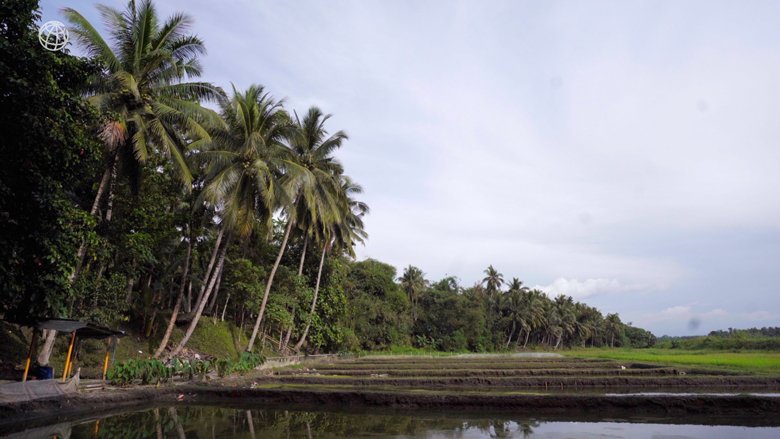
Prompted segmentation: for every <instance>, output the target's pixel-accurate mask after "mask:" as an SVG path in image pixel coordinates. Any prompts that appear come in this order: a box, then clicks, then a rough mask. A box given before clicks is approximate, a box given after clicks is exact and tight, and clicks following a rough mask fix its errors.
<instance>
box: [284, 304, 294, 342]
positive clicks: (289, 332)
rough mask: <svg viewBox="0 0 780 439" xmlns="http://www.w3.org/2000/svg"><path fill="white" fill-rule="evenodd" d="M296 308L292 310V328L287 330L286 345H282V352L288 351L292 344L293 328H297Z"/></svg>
mask: <svg viewBox="0 0 780 439" xmlns="http://www.w3.org/2000/svg"><path fill="white" fill-rule="evenodd" d="M295 311H296V309H295V307H293V309H292V318H291V319H290V320H291V321H290V327H289V328H287V335H285V336H284V344H282V350H284V351H286V350H287V345H289V344H290V337H291V336H292V331H293V326H295Z"/></svg>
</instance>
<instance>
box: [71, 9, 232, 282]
mask: <svg viewBox="0 0 780 439" xmlns="http://www.w3.org/2000/svg"><path fill="white" fill-rule="evenodd" d="M97 8H98V10H99V11H100V14H101V16H102V18H103V20H104V22H105V23H106V26H107V28H108V33H109V35H110V36H111V38H110V40H109V41H106V40H105V39H104V38H103V36H102V35H100V33H99V32H98V31H97V30H96V29H95V27H94V26H92V24H91V23H90V22H89V21H88V20H87V19H86V18H84V16H82V15H81V14H80V13H79V12H77V11H76V10H74V9H72V8H65V9H64V10H63V13H64V15H65V17H66V19H67V20H68V21H69V22H70V24H71V27H70V32H71V33H72V34H73V35H74V36H75V37H76V41H77V42H78V43H79V44H80V45H81V46H82V47H83V48H84V49H85V50H86V51H87V53H88V54H89V55H90V56H91V57H92V58H94V59H96V60H97V61H98V62H100V63H101V64H102V66H103V68H104V74H102V75H100V76H98V77H96V78H94V81H92V85H91V90H89V92H90V93H89V97H88V100H89V102H91V103H92V104H93V105H95V106H96V107H97V108H98V109H99V110H100V111H101V112H102V113H103V114H104V115H106V116H107V122H106V123H105V124H104V126H103V127H102V129H101V131H100V137H101V139H102V140H103V142H104V144H105V147H106V151H105V156H106V162H105V169H104V171H103V177H102V178H101V180H100V184H99V186H98V190H97V194H96V196H95V200H94V201H93V203H92V208H91V209H90V213H91V214H92V215H93V216H94V215H96V214H97V212H98V209H99V207H100V203H101V200H102V198H103V196H104V194H105V192H106V189H107V188H113V182H114V181H115V180H116V176H117V171H118V168H119V169H122V170H123V171H124V172H125V173H126V174H128V175H130V176H135V177H137V176H138V175H140V172H141V167H142V165H143V164H144V163H146V161H147V158H148V157H149V155H150V154H160V155H164V156H165V157H168V158H170V159H171V160H173V162H174V163H175V165H176V166H175V169H176V170H177V171H178V174H179V176H180V177H181V180H182V182H183V183H184V184H185V186H186V187H189V184H190V183H191V181H192V174H191V173H190V170H189V167H188V165H187V162H186V158H185V155H186V152H187V151H188V150H189V148H190V145H189V143H190V142H192V141H193V140H199V139H208V132H207V131H206V129H205V128H204V123H205V122H213V121H215V120H216V119H217V118H216V114H215V113H214V112H213V111H211V110H208V109H206V108H203V107H201V106H200V104H199V103H198V101H200V100H215V99H217V98H218V97H219V96H221V95H223V92H222V91H221V90H220V89H219V88H218V87H216V86H214V85H212V84H211V83H208V82H192V81H189V82H185V81H186V80H189V79H192V78H197V77H199V76H200V75H201V66H200V61H199V57H200V56H201V55H203V54H205V52H206V49H205V46H204V45H203V42H202V41H201V40H200V39H199V38H198V37H196V36H194V35H190V34H189V33H188V32H189V28H190V25H191V24H192V19H191V18H190V17H189V16H187V15H186V14H182V13H177V14H174V15H173V16H171V17H169V18H168V19H166V20H165V21H164V22H161V20H160V18H159V17H158V15H157V11H156V9H155V8H154V5H153V4H152V2H151V0H143V1H141V2H140V4H138V5H137V4H136V2H135V1H134V0H131V1H129V2H128V4H127V7H126V9H125V11H119V10H117V9H114V8H111V7H109V6H105V5H98V6H97ZM131 183H133V184H134V186H135V185H137V182H136V181H135V179H132V181H131ZM108 198H109V206H110V205H111V202H112V198H113V193H112V191H111V190H109V194H108ZM106 216H107V217H108V218H110V207H109V211H108V212H107V214H106ZM85 253H86V243H84V244H82V246H81V247H80V248H79V251H78V256H77V264H76V268H75V270H74V271H73V273H72V274H71V282H72V281H73V280H74V279H75V277H76V276H77V275H78V272H79V270H80V268H81V264H82V261H83V259H84V255H85Z"/></svg>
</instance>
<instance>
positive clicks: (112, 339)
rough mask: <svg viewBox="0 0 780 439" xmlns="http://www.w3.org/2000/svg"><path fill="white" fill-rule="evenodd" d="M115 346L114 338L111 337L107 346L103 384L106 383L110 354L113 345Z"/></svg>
mask: <svg viewBox="0 0 780 439" xmlns="http://www.w3.org/2000/svg"><path fill="white" fill-rule="evenodd" d="M113 344H114V337H111V338H109V339H108V344H107V345H106V356H105V357H104V358H103V382H105V381H106V373H108V354H109V353H110V351H111V345H113Z"/></svg>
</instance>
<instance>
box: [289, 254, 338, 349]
mask: <svg viewBox="0 0 780 439" xmlns="http://www.w3.org/2000/svg"><path fill="white" fill-rule="evenodd" d="M328 247H330V243H328V244H325V246H324V247H322V256H321V257H320V268H319V269H318V270H317V284H316V285H315V286H314V298H313V299H312V301H311V309H310V310H309V316H308V317H307V318H306V327H305V328H304V329H303V335H301V339H300V340H298V343H296V344H295V348H294V349H295V350H296V351H299V350H300V349H301V346H303V343H304V342H306V336H307V335H309V328H311V320H312V318H314V310H315V309H316V308H317V295H318V294H319V292H320V279H321V278H322V266H323V265H324V263H325V254H326V253H327V252H328Z"/></svg>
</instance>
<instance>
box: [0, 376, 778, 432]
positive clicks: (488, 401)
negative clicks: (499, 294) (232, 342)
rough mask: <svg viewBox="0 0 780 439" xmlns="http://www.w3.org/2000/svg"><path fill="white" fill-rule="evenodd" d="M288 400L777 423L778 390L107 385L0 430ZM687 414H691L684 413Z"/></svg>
mask: <svg viewBox="0 0 780 439" xmlns="http://www.w3.org/2000/svg"><path fill="white" fill-rule="evenodd" d="M192 404H196V405H218V406H228V407H242V408H252V407H269V406H276V407H289V408H294V407H297V408H302V409H305V408H310V409H316V410H336V409H339V410H343V409H349V410H364V409H370V408H375V407H387V408H392V409H398V410H404V409H427V410H428V409H429V410H447V411H451V410H459V411H471V412H473V411H491V412H505V413H506V412H514V413H516V412H523V413H526V414H528V415H533V416H559V417H584V416H590V417H595V416H598V417H599V418H617V419H621V418H637V417H641V418H663V419H672V420H674V419H675V418H677V419H680V420H684V421H686V422H690V421H691V419H694V418H699V419H702V422H705V420H706V423H708V424H719V423H720V424H724V425H725V424H729V423H733V422H734V419H739V420H740V422H749V423H750V424H754V425H780V398H778V397H769V396H760V395H736V394H735V395H707V394H698V395H690V394H686V395H679V396H678V395H674V394H671V395H592V394H591V395H588V394H581V395H578V394H548V395H534V394H491V392H490V391H489V390H487V391H485V392H483V393H463V392H438V391H419V390H417V391H414V390H412V391H404V390H364V389H357V388H356V389H322V388H316V387H312V388H287V387H278V388H273V387H264V388H255V389H252V388H245V387H228V386H222V385H213V384H212V385H183V386H166V387H160V388H153V387H138V388H132V389H111V390H105V391H100V392H95V393H87V394H80V395H78V396H75V397H69V398H61V399H52V400H38V401H31V402H26V403H22V404H7V405H2V406H0V434H2V433H3V432H4V431H10V430H12V429H14V428H15V427H18V426H19V425H20V424H21V423H24V424H25V425H26V426H35V425H45V424H50V423H56V422H62V421H65V420H71V419H75V418H84V417H91V418H98V417H101V416H106V415H109V414H112V413H117V412H121V411H127V410H131V409H133V408H152V407H158V406H171V405H192ZM692 417H693V418H692Z"/></svg>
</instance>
